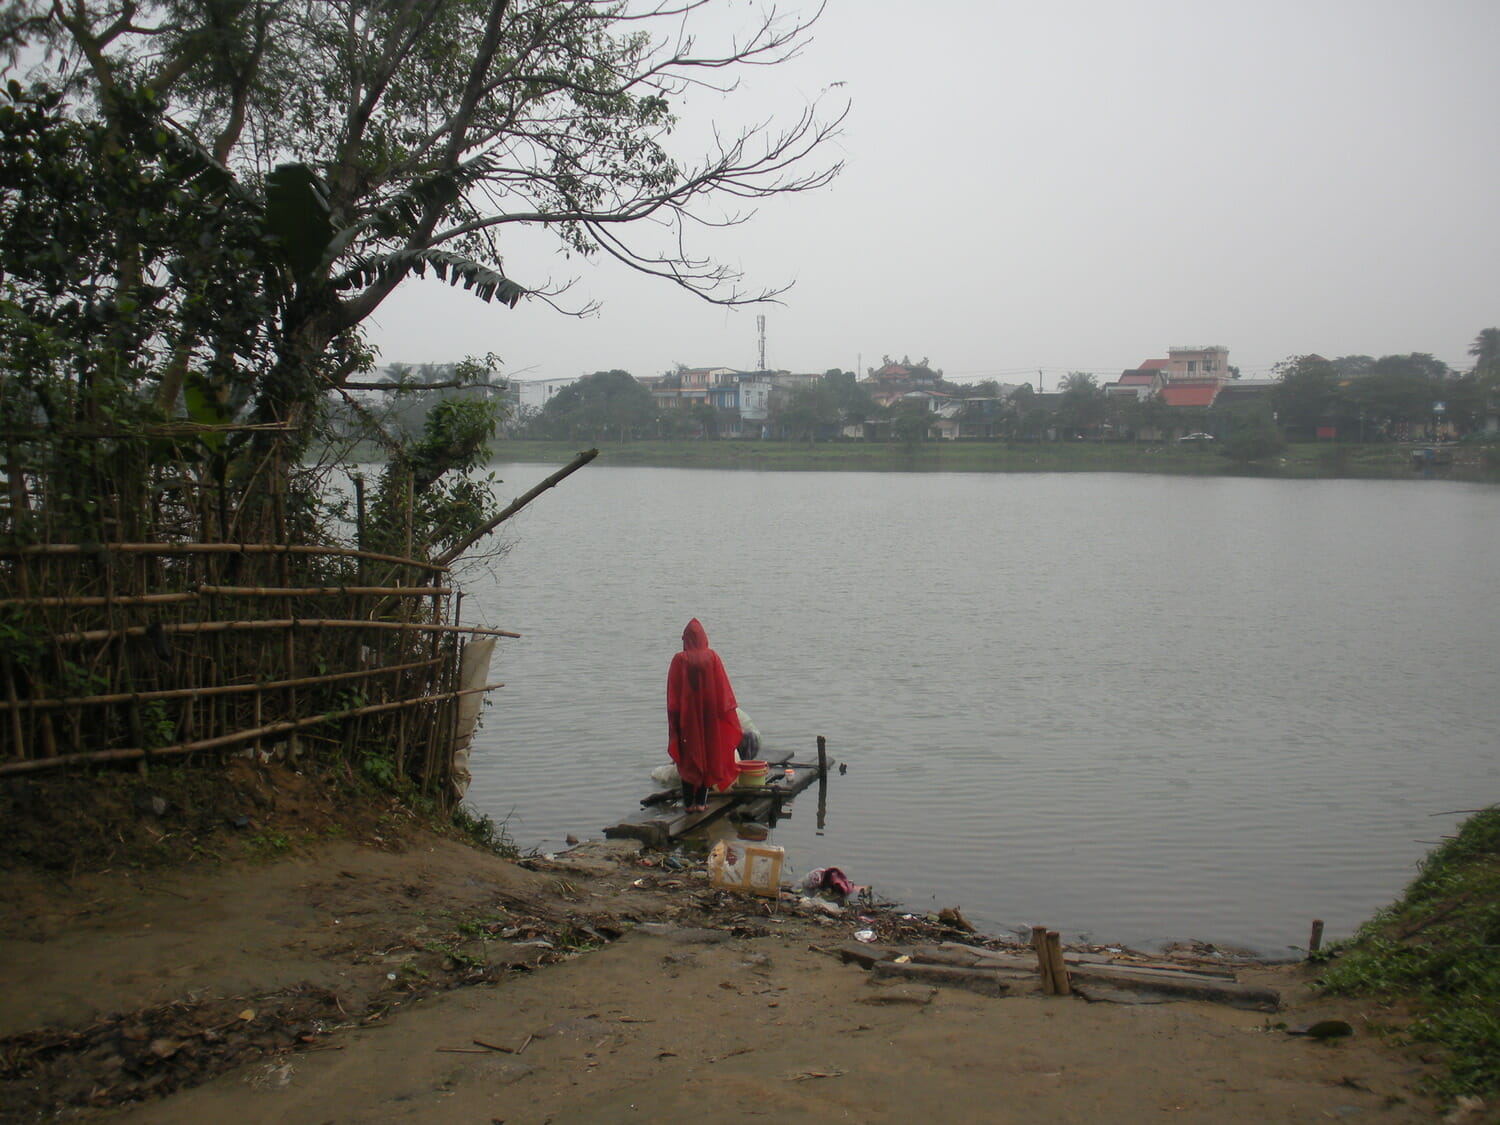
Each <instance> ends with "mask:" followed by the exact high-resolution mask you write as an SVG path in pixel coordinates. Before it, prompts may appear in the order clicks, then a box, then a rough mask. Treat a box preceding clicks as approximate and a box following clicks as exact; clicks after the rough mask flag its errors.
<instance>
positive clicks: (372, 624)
mask: <svg viewBox="0 0 1500 1125" xmlns="http://www.w3.org/2000/svg"><path fill="white" fill-rule="evenodd" d="M147 628H148V626H145V625H131V626H129V627H128V628H125V629H86V630H83V631H81V632H77V633H57V634H54V636H53V640H54V641H55V642H56V643H58V644H60V645H76V644H91V643H94V642H98V641H116V640H122V639H125V638H128V637H143V636H145V635H146V630H147ZM255 629H418V630H421V631H423V632H429V633H467V634H469V635H471V636H476V637H512V638H514V637H519V636H520V635H521V634H520V633H512V632H509V631H507V630H505V629H481V628H479V627H477V626H473V625H428V624H423V623H421V622H410V621H350V620H348V619H346V618H331V619H330V618H311V617H289V618H277V619H275V620H264V621H184V622H181V623H179V624H176V625H163V626H161V630H162V632H164V633H232V632H240V631H249V630H255Z"/></svg>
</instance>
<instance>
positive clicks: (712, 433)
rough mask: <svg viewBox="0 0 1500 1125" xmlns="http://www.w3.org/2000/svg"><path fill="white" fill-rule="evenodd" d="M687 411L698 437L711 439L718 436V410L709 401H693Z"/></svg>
mask: <svg viewBox="0 0 1500 1125" xmlns="http://www.w3.org/2000/svg"><path fill="white" fill-rule="evenodd" d="M687 413H688V417H689V418H691V419H692V422H693V426H694V428H695V429H696V430H697V433H698V436H699V437H705V438H709V439H713V438H717V437H718V436H719V412H718V411H717V410H715V409H714V408H713V406H712V405H711V404H710V403H707V402H695V403H694V404H693V405H692V407H691V408H690V409H689V410H688V412H687Z"/></svg>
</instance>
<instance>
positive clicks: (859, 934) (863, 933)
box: [853, 930, 875, 945]
mask: <svg viewBox="0 0 1500 1125" xmlns="http://www.w3.org/2000/svg"><path fill="white" fill-rule="evenodd" d="M853 936H854V940H855V941H860V942H864V943H865V944H866V945H869V944H870V942H872V941H874V940H875V931H874V930H855V931H854V935H853Z"/></svg>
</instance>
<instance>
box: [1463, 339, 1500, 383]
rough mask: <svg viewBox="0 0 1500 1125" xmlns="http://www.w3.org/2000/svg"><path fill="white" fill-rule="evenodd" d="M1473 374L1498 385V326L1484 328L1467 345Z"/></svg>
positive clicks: (1499, 367)
mask: <svg viewBox="0 0 1500 1125" xmlns="http://www.w3.org/2000/svg"><path fill="white" fill-rule="evenodd" d="M1469 354H1470V355H1471V356H1473V357H1474V374H1475V375H1477V376H1478V377H1479V378H1480V379H1481V380H1482V381H1484V382H1486V383H1488V384H1489V385H1491V386H1495V385H1500V328H1486V329H1484V330H1483V331H1481V332H1480V333H1479V335H1477V336H1475V337H1474V342H1473V343H1472V344H1470V345H1469Z"/></svg>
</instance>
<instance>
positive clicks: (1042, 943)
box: [1031, 926, 1057, 996]
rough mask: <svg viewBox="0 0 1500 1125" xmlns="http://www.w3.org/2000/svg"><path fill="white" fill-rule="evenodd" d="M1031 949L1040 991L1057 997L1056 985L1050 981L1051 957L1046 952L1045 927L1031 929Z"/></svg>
mask: <svg viewBox="0 0 1500 1125" xmlns="http://www.w3.org/2000/svg"><path fill="white" fill-rule="evenodd" d="M1031 948H1032V949H1034V950H1035V951H1036V969H1037V973H1038V974H1039V975H1040V976H1041V978H1042V991H1043V992H1045V993H1046V994H1047V995H1048V996H1056V995H1057V985H1056V983H1055V982H1054V981H1053V979H1052V955H1051V954H1050V953H1048V951H1047V927H1046V926H1032V927H1031Z"/></svg>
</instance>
